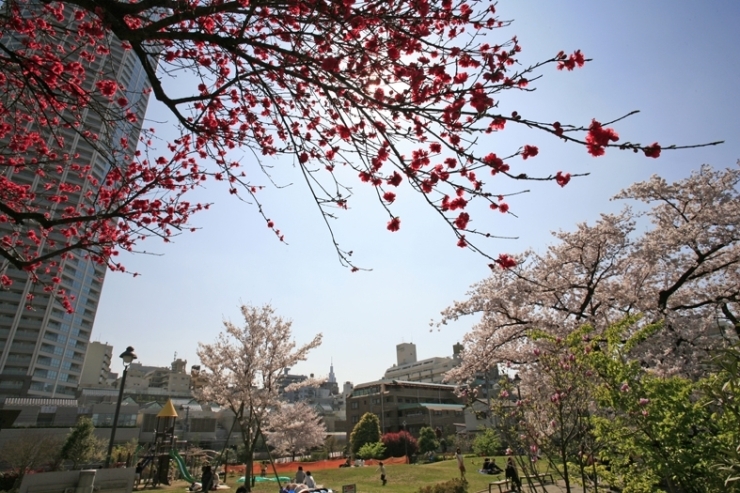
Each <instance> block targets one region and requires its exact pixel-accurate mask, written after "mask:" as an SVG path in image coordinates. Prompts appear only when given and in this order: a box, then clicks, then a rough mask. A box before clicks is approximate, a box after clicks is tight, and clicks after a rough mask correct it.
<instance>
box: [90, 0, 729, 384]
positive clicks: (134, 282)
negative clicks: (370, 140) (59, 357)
mask: <svg viewBox="0 0 740 493" xmlns="http://www.w3.org/2000/svg"><path fill="white" fill-rule="evenodd" d="M498 12H499V13H500V14H501V16H502V18H505V19H514V20H515V22H514V24H513V26H512V27H510V28H508V29H507V30H506V31H505V33H503V34H502V33H498V34H496V36H502V37H503V36H504V35H505V36H511V35H514V34H516V35H518V36H519V39H520V44H521V45H522V48H523V51H522V53H521V54H520V55H521V56H520V60H521V61H522V62H523V63H534V62H537V61H539V60H542V59H545V58H549V57H551V56H552V55H554V54H555V53H557V52H558V51H559V50H561V49H563V50H565V51H566V52H572V51H573V50H575V49H581V50H582V51H583V52H584V53H585V54H586V56H587V57H589V58H593V59H594V60H593V61H592V62H591V63H589V64H587V65H586V67H585V68H583V69H581V70H577V71H574V72H570V73H564V72H558V71H556V70H555V69H554V67H551V68H548V69H546V70H545V71H544V75H545V77H543V78H542V79H541V80H540V81H538V82H537V86H536V87H538V89H537V91H536V92H535V93H533V94H525V95H522V96H516V95H514V96H512V95H507V97H506V98H504V99H503V101H502V103H501V104H502V109H503V110H505V111H507V112H508V111H511V110H517V111H519V113H521V114H523V115H524V116H525V117H531V118H533V119H538V120H541V121H555V120H559V121H561V122H563V123H566V122H567V123H579V124H587V123H588V122H590V120H591V118H596V119H599V120H601V121H607V120H610V119H613V118H616V117H618V116H620V115H622V114H624V113H626V112H628V111H630V110H635V109H639V110H641V113H640V114H638V115H636V116H633V117H631V118H630V119H628V120H627V121H625V122H622V123H620V124H619V126H618V127H617V128H618V131H619V134H620V137H622V139H623V140H633V141H640V142H643V143H652V142H654V141H658V142H660V143H661V144H664V145H667V144H673V143H676V144H691V143H700V142H708V141H713V140H725V141H726V143H725V144H723V145H722V146H719V147H714V148H706V149H698V150H688V151H673V152H664V153H663V156H662V157H661V158H660V159H657V160H654V159H648V158H645V157H644V156H642V154H640V155H635V154H632V153H627V152H617V151H613V150H612V151H608V152H607V155H606V156H604V157H602V158H599V159H594V158H591V157H590V156H589V155H588V154H587V153H586V151H585V149H583V148H581V147H578V146H573V145H565V144H562V143H561V142H559V141H557V140H554V139H552V138H550V137H549V136H547V135H539V133H537V132H531V131H524V130H517V129H513V128H512V129H507V130H506V131H505V132H503V133H501V134H499V135H494V136H491V137H490V138H489V139H488V140H486V141H485V142H482V143H481V146H482V148H481V153H483V152H489V150H490V151H496V152H498V153H499V154H508V153H509V152H513V151H515V150H516V149H517V148H518V147H519V146H520V145H523V144H534V145H538V146H539V148H540V155H539V156H538V157H536V158H535V159H531V160H528V161H526V162H524V163H522V162H520V161H515V162H514V163H513V164H516V165H517V166H519V165H526V168H522V171H524V172H530V173H536V172H537V170H541V172H542V173H549V172H555V171H558V170H560V169H562V170H565V171H570V172H584V171H589V172H591V176H589V177H587V178H582V179H578V180H574V181H572V182H571V183H570V184H569V185H568V186H567V187H565V188H564V189H561V188H560V187H558V186H557V185H555V184H554V183H547V184H526V185H527V188H530V189H531V190H532V193H530V194H526V195H522V196H519V197H516V198H512V199H511V200H509V202H510V205H511V208H512V212H515V213H516V214H517V215H518V216H519V217H518V219H517V218H514V217H512V216H504V215H502V214H500V213H488V212H482V213H477V214H475V215H473V220H474V221H475V223H474V224H475V225H476V226H477V227H479V228H482V229H485V228H486V227H487V228H488V229H491V230H493V231H495V232H496V233H498V234H501V235H510V236H518V237H519V239H518V240H513V241H503V240H497V241H491V242H490V244H488V245H487V249H488V251H489V252H491V253H499V252H510V253H516V252H519V251H522V250H524V249H526V248H529V247H533V248H537V249H542V248H544V247H545V246H546V245H547V244H548V242H549V241H550V236H549V231H551V230H556V229H571V228H572V227H573V226H574V224H575V223H576V222H579V221H587V220H593V219H594V218H595V217H597V216H598V214H599V213H600V212H605V211H610V210H612V211H613V210H617V209H619V208H621V207H622V205H621V204H620V203H614V202H610V201H609V198H610V197H611V196H612V195H614V194H615V193H616V192H618V191H619V190H620V189H622V188H624V187H626V186H628V185H629V184H631V183H633V182H635V181H639V180H643V179H646V178H647V177H649V176H650V175H652V174H656V173H657V174H660V175H663V176H665V177H666V178H668V179H671V180H673V179H679V178H683V177H685V176H687V175H688V174H689V173H690V171H691V170H693V169H697V168H698V167H699V165H701V164H702V163H709V164H712V165H714V166H715V167H728V166H735V163H736V161H737V159H738V158H740V98H738V96H737V91H738V87H739V86H740V54H738V49H739V48H740V34H738V33H739V32H740V30H739V29H738V21H740V3H739V2H737V1H736V0H725V1H720V0H711V1H707V2H688V1H684V0H681V1H676V0H673V1H672V0H662V1H657V0H656V1H644V0H642V1H639V0H630V1H622V2H594V1H580V0H570V1H568V0H564V1H559V2H555V1H537V2H535V1H533V0H518V1H509V0H502V1H501V2H500V3H499V5H498ZM502 37H497V38H494V39H492V43H495V42H496V40H499V41H500V40H501V39H502ZM150 116H151V117H152V118H154V119H156V120H158V121H162V120H164V119H166V118H168V117H167V115H166V114H164V113H163V112H162V110H161V109H160V108H159V107H157V106H156V105H150ZM171 120H172V119H171V118H170V121H171ZM162 133H163V134H164V130H162ZM246 159H251V158H250V157H248V158H246ZM275 164H277V165H279V167H281V168H283V169H282V170H280V171H279V172H278V178H279V180H281V183H290V182H294V183H295V184H294V185H292V186H291V187H288V188H287V189H282V190H270V191H266V192H264V193H263V194H262V199H263V202H264V203H265V204H266V206H267V210H268V214H269V216H270V217H271V218H272V219H274V220H275V221H276V222H277V224H278V226H279V227H280V228H281V229H282V230H283V231H284V233H285V235H286V239H287V241H288V242H289V243H290V245H289V246H286V245H283V244H281V243H279V242H278V241H277V240H276V239H275V237H274V235H273V234H272V233H271V232H270V231H269V230H268V229H267V228H266V227H265V225H264V222H263V221H262V220H261V218H260V217H259V216H258V215H257V213H256V212H255V210H254V209H252V208H250V207H249V206H247V205H245V204H242V203H240V202H237V201H236V200H234V199H233V197H230V196H229V195H228V194H227V193H225V190H224V189H223V187H219V186H215V185H212V186H211V187H210V188H209V189H208V190H205V191H202V192H198V196H199V198H200V199H201V200H209V201H211V200H212V201H215V202H216V205H215V206H214V207H213V208H212V210H211V211H209V212H205V213H202V214H200V215H197V216H195V218H194V224H195V225H196V226H198V227H201V228H202V230H200V231H199V232H197V233H195V234H186V235H184V236H181V237H179V238H177V239H176V242H175V243H174V244H171V245H162V244H160V243H158V242H155V241H153V240H148V241H147V242H146V244H145V245H144V246H145V247H146V249H147V250H151V251H156V252H160V253H162V254H164V255H163V256H161V257H152V256H133V257H124V258H123V260H124V263H125V265H126V266H127V267H128V268H129V269H130V270H132V271H136V272H139V273H141V274H142V275H141V276H140V277H136V278H132V277H130V276H126V275H121V274H110V273H109V274H108V277H107V278H106V281H105V287H104V289H103V295H102V299H101V303H100V307H99V309H98V315H97V319H96V322H95V327H94V330H93V335H92V338H93V340H100V341H103V342H108V343H109V344H113V346H114V353H115V354H116V355H117V354H119V353H120V352H121V351H123V350H124V348H125V347H126V346H127V345H132V346H134V347H135V348H136V352H137V354H138V355H139V360H140V361H141V362H142V363H144V364H147V365H167V364H169V362H170V361H171V360H172V358H173V356H174V353H175V352H177V355H178V357H182V358H186V359H187V360H188V364H189V365H190V364H196V363H198V361H197V357H196V355H195V350H196V346H197V343H198V342H199V341H202V342H212V341H214V340H215V338H216V336H217V334H218V332H219V331H220V330H221V328H222V320H223V319H224V318H230V319H232V320H233V321H235V322H239V321H240V316H239V311H238V306H239V305H240V303H241V302H249V303H252V304H257V305H259V304H263V303H267V302H270V303H272V304H273V305H274V306H275V308H276V309H277V311H278V312H279V313H280V314H282V315H283V316H285V317H286V318H289V319H292V320H293V332H294V335H295V337H296V339H297V340H298V342H305V341H308V340H309V339H310V338H311V337H312V336H313V334H315V333H317V332H322V333H323V334H324V343H323V345H322V346H321V347H320V348H319V349H317V350H315V351H314V352H313V353H312V354H311V357H310V359H309V361H307V362H304V363H301V364H299V365H297V366H296V367H295V368H294V372H296V373H305V374H308V373H315V374H316V375H317V376H321V375H326V374H327V373H328V371H329V363H330V360H331V359H333V361H334V370H335V373H336V375H337V378H338V379H339V381H340V382H344V381H347V380H349V381H352V382H354V383H355V384H357V383H361V382H366V381H370V380H375V379H378V378H380V377H381V376H382V374H383V372H384V370H385V369H386V368H387V367H388V366H390V365H392V364H393V363H395V345H396V344H398V343H400V342H414V343H416V345H417V354H418V356H419V358H427V357H432V356H445V355H450V354H451V352H452V345H453V344H454V343H455V342H457V341H459V340H460V339H461V337H462V335H463V334H464V333H465V332H466V331H467V330H468V329H469V327H470V326H471V325H472V324H473V323H475V320H473V319H470V320H464V321H461V322H459V323H457V324H455V325H451V326H447V327H444V328H442V329H441V330H440V331H438V330H437V329H434V330H433V331H432V332H430V327H429V322H430V320H431V319H435V320H436V319H438V317H439V312H440V310H442V309H443V308H445V307H446V306H447V305H449V304H450V303H451V302H452V301H453V300H455V299H461V298H463V297H464V296H465V292H466V291H467V288H468V287H469V286H470V285H471V284H473V283H475V282H477V281H479V280H481V279H482V278H484V277H485V276H486V275H487V273H488V267H487V266H486V264H487V263H488V262H487V261H486V260H485V259H484V258H482V257H480V256H478V255H475V254H473V253H472V252H470V251H467V250H462V249H460V248H458V247H457V246H455V239H454V237H453V236H452V235H451V232H450V231H449V229H448V228H447V227H446V226H445V225H444V224H443V223H441V222H440V220H439V218H438V217H437V215H436V213H434V212H433V211H432V210H431V209H429V208H428V207H427V206H425V204H424V203H423V200H422V198H421V197H417V196H415V195H414V194H412V193H411V190H410V188H409V187H408V186H402V187H401V190H399V200H398V201H397V204H398V206H397V207H396V208H395V209H394V211H395V212H396V214H398V215H399V216H400V217H401V218H402V228H401V230H400V231H399V232H397V233H389V232H387V231H386V229H385V224H386V222H387V220H388V219H387V216H386V215H384V213H383V211H382V210H381V209H380V208H379V207H378V206H377V205H376V204H375V203H374V202H372V201H371V200H370V198H371V196H370V194H369V191H370V190H368V187H367V186H366V185H364V184H360V183H359V182H357V183H352V185H354V188H355V192H356V196H355V198H354V201H353V202H351V203H350V205H351V210H349V211H347V212H346V213H342V214H341V218H340V220H339V221H337V222H336V224H335V226H336V229H335V231H336V233H337V235H338V237H339V240H340V242H341V244H342V246H344V247H345V248H347V249H351V250H354V251H355V252H356V253H355V259H356V261H357V262H358V264H359V265H361V266H364V267H371V268H372V269H373V271H372V272H360V273H355V274H352V273H350V272H349V270H347V269H344V268H342V267H341V266H340V265H339V262H338V261H337V257H336V254H335V252H334V250H333V248H332V244H331V242H330V238H329V234H328V232H327V231H326V230H325V228H324V226H323V224H322V222H321V219H320V216H319V214H318V212H317V210H316V206H315V205H314V204H313V203H312V202H311V199H310V197H309V195H308V192H307V190H306V188H305V187H304V186H302V185H301V184H300V177H299V175H298V174H297V173H296V172H295V171H294V170H293V169H292V168H291V167H290V162H287V163H285V162H281V163H275ZM256 180H260V181H261V182H266V180H264V179H261V178H255V181H256ZM497 186H500V188H497V189H496V191H501V192H514V191H517V190H520V189H521V188H522V187H521V184H520V183H514V182H509V181H506V180H501V181H499V182H498V183H497ZM116 360H117V358H116ZM114 369H120V362H119V361H118V360H117V361H116V365H115V366H114Z"/></svg>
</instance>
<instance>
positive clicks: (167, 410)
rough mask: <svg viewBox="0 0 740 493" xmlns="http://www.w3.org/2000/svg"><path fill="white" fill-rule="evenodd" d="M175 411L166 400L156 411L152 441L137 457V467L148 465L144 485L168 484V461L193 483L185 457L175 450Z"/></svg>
mask: <svg viewBox="0 0 740 493" xmlns="http://www.w3.org/2000/svg"><path fill="white" fill-rule="evenodd" d="M177 417H178V416H177V411H176V410H175V406H174V405H173V404H172V400H168V401H167V403H166V404H165V405H164V407H163V408H162V410H161V411H159V413H157V418H156V422H155V429H154V443H153V444H152V445H150V446H149V447H148V449H147V450H146V452H145V453H144V455H142V456H140V457H139V462H138V464H137V465H136V467H137V469H138V470H140V471H144V470H145V469H146V467H147V466H149V471H148V474H147V475H146V477H142V478H141V479H142V480H143V481H144V487H146V486H147V485H149V484H150V485H151V486H152V487H156V486H157V485H159V484H167V485H169V484H170V462H174V464H175V467H177V469H178V471H179V472H180V477H181V478H182V479H184V480H185V481H188V482H190V483H194V482H195V481H196V479H195V478H194V477H193V475H192V474H190V471H188V468H187V465H186V463H185V459H183V457H182V456H181V455H180V453H179V452H178V450H177V437H176V436H175V423H176V421H177Z"/></svg>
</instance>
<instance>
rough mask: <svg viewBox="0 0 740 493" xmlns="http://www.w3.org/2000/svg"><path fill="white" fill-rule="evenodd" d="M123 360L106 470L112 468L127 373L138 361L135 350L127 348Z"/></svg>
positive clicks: (123, 353) (122, 356) (122, 355)
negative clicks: (136, 360)
mask: <svg viewBox="0 0 740 493" xmlns="http://www.w3.org/2000/svg"><path fill="white" fill-rule="evenodd" d="M121 359H122V360H123V376H121V388H120V389H119V390H118V402H116V413H115V414H114V415H113V428H111V430H110V442H109V443H108V455H106V456H105V468H106V469H107V468H108V466H110V458H111V455H113V441H114V440H115V439H116V428H117V427H118V414H119V413H120V412H121V401H122V400H123V388H124V387H125V386H126V373H128V367H129V365H130V364H131V362H132V361H133V360H135V359H136V354H134V348H132V347H131V346H129V347H127V348H126V350H125V351H124V352H122V353H121Z"/></svg>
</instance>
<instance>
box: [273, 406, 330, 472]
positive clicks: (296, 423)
mask: <svg viewBox="0 0 740 493" xmlns="http://www.w3.org/2000/svg"><path fill="white" fill-rule="evenodd" d="M264 433H265V435H266V436H267V444H268V445H269V446H270V447H272V448H273V449H274V450H275V452H276V453H277V454H279V455H290V458H291V460H295V456H296V455H298V454H303V453H306V452H308V451H310V450H311V449H314V448H316V447H320V446H321V445H322V444H323V443H324V440H325V439H326V425H325V424H324V423H323V421H322V420H321V417H320V416H319V415H318V414H316V411H315V410H314V408H313V407H311V406H310V405H308V404H307V403H305V402H296V403H293V404H285V403H282V404H280V406H279V407H277V408H276V409H275V410H273V411H272V412H271V413H270V415H269V417H268V420H267V427H266V430H265V431H264Z"/></svg>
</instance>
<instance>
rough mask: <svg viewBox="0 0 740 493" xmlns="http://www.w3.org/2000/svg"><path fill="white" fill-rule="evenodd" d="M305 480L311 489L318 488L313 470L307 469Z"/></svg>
mask: <svg viewBox="0 0 740 493" xmlns="http://www.w3.org/2000/svg"><path fill="white" fill-rule="evenodd" d="M303 482H304V483H306V486H308V488H309V489H313V488H316V481H314V480H313V476H311V471H306V479H304V480H303Z"/></svg>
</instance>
